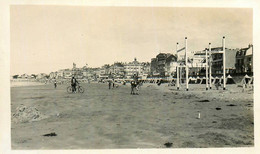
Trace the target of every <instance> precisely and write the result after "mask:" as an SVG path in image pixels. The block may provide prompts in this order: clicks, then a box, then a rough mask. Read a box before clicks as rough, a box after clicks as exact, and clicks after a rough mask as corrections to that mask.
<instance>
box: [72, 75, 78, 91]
mask: <svg viewBox="0 0 260 154" xmlns="http://www.w3.org/2000/svg"><path fill="white" fill-rule="evenodd" d="M77 83H78V81H77V80H76V78H75V77H74V76H73V77H72V79H71V87H72V92H76V86H77Z"/></svg>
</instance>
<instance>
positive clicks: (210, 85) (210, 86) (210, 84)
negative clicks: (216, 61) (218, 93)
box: [209, 43, 212, 89]
mask: <svg viewBox="0 0 260 154" xmlns="http://www.w3.org/2000/svg"><path fill="white" fill-rule="evenodd" d="M211 80H212V79H211V43H209V89H211V88H212V83H211Z"/></svg>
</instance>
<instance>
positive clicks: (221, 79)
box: [219, 76, 224, 84]
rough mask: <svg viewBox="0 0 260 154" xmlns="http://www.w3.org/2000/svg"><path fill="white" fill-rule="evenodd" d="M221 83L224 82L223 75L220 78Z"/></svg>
mask: <svg viewBox="0 0 260 154" xmlns="http://www.w3.org/2000/svg"><path fill="white" fill-rule="evenodd" d="M219 80H220V83H221V84H224V82H223V76H222V77H221V78H220V79H219Z"/></svg>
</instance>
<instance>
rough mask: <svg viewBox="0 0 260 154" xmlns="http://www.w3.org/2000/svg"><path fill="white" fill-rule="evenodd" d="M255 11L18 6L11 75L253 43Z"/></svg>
mask: <svg viewBox="0 0 260 154" xmlns="http://www.w3.org/2000/svg"><path fill="white" fill-rule="evenodd" d="M252 26H253V10H252V9H247V8H182V7H179V8H174V7H101V6H99V7H94V6H93V7H90V6H47V5H42V6H40V5H38V6H33V5H13V6H11V8H10V30H11V38H10V44H11V53H10V55H11V56H10V58H11V59H10V62H11V64H10V69H11V70H10V72H11V75H14V74H23V73H27V74H38V73H50V72H52V71H57V70H59V69H65V68H72V64H73V62H74V63H76V64H77V67H83V66H84V65H86V64H88V66H89V67H100V66H102V65H104V64H112V63H114V62H116V61H119V62H130V61H133V60H134V58H137V60H138V61H141V62H150V61H151V58H154V57H155V56H156V55H157V54H158V53H160V52H162V53H173V54H175V53H176V43H177V42H179V44H180V45H179V47H180V48H181V47H184V43H185V40H184V38H185V37H187V38H188V39H187V42H188V43H187V44H188V47H187V49H188V51H189V52H190V51H200V50H203V49H205V48H207V47H208V44H209V43H211V44H212V47H220V46H222V37H223V36H225V37H226V47H227V48H244V47H247V46H248V44H250V43H251V44H252V43H253V27H252Z"/></svg>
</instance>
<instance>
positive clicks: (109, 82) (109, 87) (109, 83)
mask: <svg viewBox="0 0 260 154" xmlns="http://www.w3.org/2000/svg"><path fill="white" fill-rule="evenodd" d="M108 89H111V81H110V80H109V81H108Z"/></svg>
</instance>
